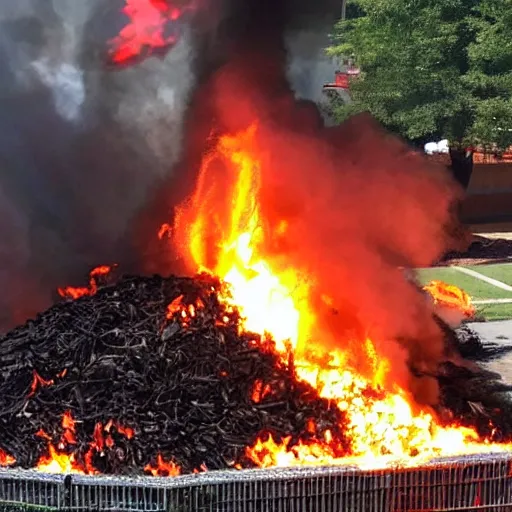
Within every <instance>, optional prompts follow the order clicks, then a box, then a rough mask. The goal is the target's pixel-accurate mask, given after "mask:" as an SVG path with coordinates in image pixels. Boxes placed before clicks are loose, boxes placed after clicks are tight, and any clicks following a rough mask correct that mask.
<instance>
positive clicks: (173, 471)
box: [144, 454, 181, 476]
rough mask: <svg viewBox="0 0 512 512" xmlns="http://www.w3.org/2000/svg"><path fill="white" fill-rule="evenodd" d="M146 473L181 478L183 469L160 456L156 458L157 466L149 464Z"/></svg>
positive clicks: (145, 469)
mask: <svg viewBox="0 0 512 512" xmlns="http://www.w3.org/2000/svg"><path fill="white" fill-rule="evenodd" d="M144 471H146V472H147V473H151V474H152V475H153V476H179V475H180V474H181V469H180V467H179V466H178V465H177V464H175V463H174V462H173V461H172V460H169V461H166V460H164V458H163V457H162V456H161V455H160V454H158V455H157V457H156V464H155V465H152V464H147V465H146V467H145V468H144Z"/></svg>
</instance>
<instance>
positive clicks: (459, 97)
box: [328, 0, 512, 147]
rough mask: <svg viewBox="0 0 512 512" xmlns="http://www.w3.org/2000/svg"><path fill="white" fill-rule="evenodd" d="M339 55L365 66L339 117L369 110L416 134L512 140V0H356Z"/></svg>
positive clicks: (338, 32) (342, 26)
mask: <svg viewBox="0 0 512 512" xmlns="http://www.w3.org/2000/svg"><path fill="white" fill-rule="evenodd" d="M351 5H352V6H353V8H354V9H356V11H357V14H356V15H355V16H353V17H350V18H349V19H348V20H345V21H341V22H339V23H338V25H337V26H336V28H335V34H334V44H333V46H331V47H330V48H329V49H328V52H329V53H330V54H331V55H334V56H353V57H354V58H355V61H356V63H357V64H358V65H359V66H360V67H361V70H362V73H361V76H360V78H358V79H356V80H354V81H353V83H352V84H351V94H352V98H353V103H352V104H346V105H342V106H340V105H338V106H336V107H335V115H336V116H337V117H338V118H339V119H340V120H341V119H342V118H344V117H346V116H348V115H351V114H352V113H354V112H358V111H363V110H369V111H370V112H372V113H373V115H375V116H376V117H377V118H378V119H379V120H380V121H381V122H382V123H383V124H385V125H387V126H388V127H389V128H391V129H393V130H395V131H397V132H399V133H400V134H402V135H403V136H405V137H407V138H408V139H411V140H424V139H425V138H428V137H447V138H448V139H449V140H450V141H451V143H452V144H459V143H460V144H467V143H476V142H478V143H482V144H489V145H492V144H496V145H497V146H499V147H507V146H509V145H510V144H512V131H509V130H512V0H481V1H478V0H352V2H351Z"/></svg>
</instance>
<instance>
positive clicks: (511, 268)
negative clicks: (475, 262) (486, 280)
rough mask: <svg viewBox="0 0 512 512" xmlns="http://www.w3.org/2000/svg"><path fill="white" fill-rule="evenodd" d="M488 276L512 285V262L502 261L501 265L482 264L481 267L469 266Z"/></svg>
mask: <svg viewBox="0 0 512 512" xmlns="http://www.w3.org/2000/svg"><path fill="white" fill-rule="evenodd" d="M469 268H472V269H474V270H476V271H477V272H480V274H483V275H484V276H487V277H492V278H493V279H497V280H498V281H501V282H502V283H505V284H508V285H509V286H512V263H502V264H500V265H481V266H479V267H469ZM511 293H512V292H511Z"/></svg>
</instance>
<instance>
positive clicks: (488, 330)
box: [469, 320, 512, 384]
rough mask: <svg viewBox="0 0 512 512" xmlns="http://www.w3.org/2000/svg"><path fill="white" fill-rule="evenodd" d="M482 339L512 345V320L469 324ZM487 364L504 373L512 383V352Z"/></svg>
mask: <svg viewBox="0 0 512 512" xmlns="http://www.w3.org/2000/svg"><path fill="white" fill-rule="evenodd" d="M469 327H470V328H471V329H472V330H474V331H475V332H476V333H477V334H478V335H479V336H480V337H481V339H482V340H484V341H487V342H489V343H498V344H502V345H512V320H504V321H496V322H476V323H471V324H469ZM486 366H487V367H488V368H489V369H490V370H492V371H495V372H498V373H500V374H501V375H502V377H503V380H505V381H507V382H509V383H511V384H512V352H509V353H508V354H506V355H504V356H502V357H500V358H498V359H495V360H494V361H490V362H488V363H486Z"/></svg>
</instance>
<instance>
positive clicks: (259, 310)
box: [171, 125, 512, 467]
mask: <svg viewBox="0 0 512 512" xmlns="http://www.w3.org/2000/svg"><path fill="white" fill-rule="evenodd" d="M257 134H258V127H257V125H253V126H251V127H250V128H248V129H247V130H246V131H244V132H241V133H239V134H237V135H235V136H227V135H226V136H223V137H221V138H220V139H219V141H218V144H217V147H216V148H215V149H214V150H213V151H212V152H211V153H209V154H208V155H207V156H206V157H205V158H204V160H203V163H202V166H201V169H200V173H199V177H198V182H197V185H196V190H195V192H194V194H193V195H192V197H190V198H189V199H188V200H187V201H186V203H184V204H183V205H182V206H181V207H180V208H178V210H177V212H176V213H177V215H176V221H175V225H174V234H175V236H176V243H177V245H178V246H179V247H186V248H187V250H188V254H187V255H188V257H189V262H190V264H191V265H192V266H194V267H195V268H196V269H197V270H199V271H207V272H210V273H212V274H214V275H217V276H219V277H221V278H222V279H223V280H224V281H225V282H226V283H227V284H228V285H229V293H226V295H225V296H224V297H223V298H222V300H224V301H225V302H226V303H227V304H228V305H232V306H236V307H238V309H239V310H240V312H241V314H242V316H243V322H242V325H241V326H240V328H241V329H243V330H248V331H251V332H254V333H259V334H260V335H261V343H262V344H263V343H264V340H265V339H266V338H265V336H266V333H270V334H271V336H272V337H273V339H274V340H275V342H276V348H277V350H278V351H279V352H281V353H282V354H283V355H284V354H285V353H286V351H287V350H289V349H292V350H294V351H295V367H296V370H295V371H296V375H297V378H298V379H300V380H303V381H306V382H308V383H309V384H311V385H312V386H313V387H315V388H316V389H317V390H318V392H319V394H320V396H321V397H323V398H326V399H328V400H330V401H331V403H332V404H334V405H336V406H337V407H338V408H339V410H340V411H342V412H343V413H344V414H345V416H346V422H347V425H346V434H347V435H348V437H349V439H348V446H349V448H348V449H347V448H346V446H347V443H346V440H345V442H344V443H342V440H341V439H337V438H336V436H334V435H333V434H332V433H331V432H325V433H323V434H322V436H323V437H322V438H318V439H315V440H314V441H311V442H309V441H308V442H307V443H306V442H297V443H295V444H292V443H291V439H290V438H285V439H282V440H281V441H279V442H278V441H276V440H275V439H274V438H273V437H272V436H269V435H268V434H267V433H262V434H261V436H260V437H259V439H257V440H256V441H255V443H254V445H253V446H252V447H249V448H248V449H247V456H248V457H249V458H250V459H251V460H252V461H253V462H254V463H256V464H257V465H259V466H280V465H294V464H335V463H348V462H355V463H357V464H359V465H360V466H368V467H380V466H383V465H386V464H388V463H390V462H394V463H396V462H397V461H400V462H401V463H402V464H404V465H413V464H418V463H421V462H424V461H425V460H426V459H428V458H432V457H434V456H444V455H456V454H457V455H459V454H466V453H476V452H485V451H504V450H510V449H512V447H510V446H505V445H496V444H491V443H490V442H488V441H487V440H485V439H479V436H478V434H477V433H476V431H475V430H473V429H469V428H464V427H461V426H459V425H451V426H444V425H441V424H440V423H439V421H438V420H437V419H436V417H435V416H434V415H433V413H432V412H429V411H427V410H422V409H421V408H420V407H419V406H417V405H416V404H414V403H413V401H412V399H411V397H410V396H409V395H408V393H407V392H406V391H405V390H403V389H401V388H400V387H399V386H398V385H397V383H396V382H394V381H393V378H392V372H391V371H390V370H391V368H392V361H390V360H387V359H386V358H384V357H383V356H382V354H380V353H379V350H378V346H379V345H378V344H376V343H375V340H371V339H360V340H357V339H356V340H347V343H346V346H347V348H346V349H344V350H341V349H335V350H332V349H330V348H329V347H327V346H322V345H313V344H312V342H311V340H312V339H314V336H313V334H317V333H318V332H326V328H327V327H326V326H323V325H321V324H319V322H320V320H319V319H318V318H317V317H316V315H315V314H314V311H315V309H314V307H313V305H312V304H311V303H310V299H309V297H310V296H311V293H310V287H311V286H314V280H310V282H309V284H305V283H304V280H302V279H301V275H300V271H299V269H295V268H293V265H292V264H289V265H282V264H281V265H279V269H283V268H285V270H284V271H283V270H280V271H279V272H277V271H276V270H275V268H277V266H275V265H274V264H273V260H272V258H271V257H270V256H269V254H266V253H265V247H267V245H265V244H264V242H268V240H267V238H269V237H270V238H271V239H272V240H273V241H274V242H275V241H276V240H279V236H280V234H282V233H283V232H286V230H287V229H288V225H287V223H286V221H284V220H279V219H278V222H275V219H272V221H273V222H270V221H269V219H266V218H264V216H263V214H262V210H261V205H260V203H259V200H260V189H261V186H262V179H263V178H262V172H261V171H262V165H263V163H262V161H260V159H259V158H258V145H257ZM270 225H273V226H275V227H274V228H271V227H269V226H270ZM449 291H450V293H447V294H446V293H445V294H444V295H443V297H444V296H445V295H448V296H450V297H451V295H452V294H453V293H452V292H453V290H450V289H449ZM455 295H456V298H457V301H458V302H457V304H459V303H460V304H463V305H464V307H465V308H468V307H469V305H468V304H469V303H468V297H467V296H466V295H463V294H459V295H457V294H455ZM323 301H324V302H325V304H326V305H329V306H330V307H333V304H332V301H331V300H330V299H329V298H328V297H324V298H323ZM171 306H172V307H171V309H172V310H174V308H177V307H179V306H180V304H179V303H175V304H174V303H173V305H171ZM333 309H334V308H333ZM313 327H315V331H314V330H313ZM318 327H319V328H318ZM333 334H334V337H336V336H337V335H336V333H333ZM338 346H341V343H340V344H339V345H338ZM352 350H354V351H357V361H358V367H357V368H355V367H353V366H354V365H353V363H352V361H354V357H352V354H351V351H352ZM359 361H361V365H360V366H361V367H360V368H359ZM264 389H265V388H264V386H263V383H262V382H257V383H255V387H254V389H253V391H252V396H251V398H252V400H253V401H255V402H258V401H261V400H262V399H263V396H264V393H263V391H264ZM270 391H271V390H270ZM317 430H318V429H317V426H316V425H315V424H314V419H312V420H310V421H308V424H307V431H308V432H310V433H313V434H315V435H317V434H316V431H317ZM344 447H345V448H344Z"/></svg>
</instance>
